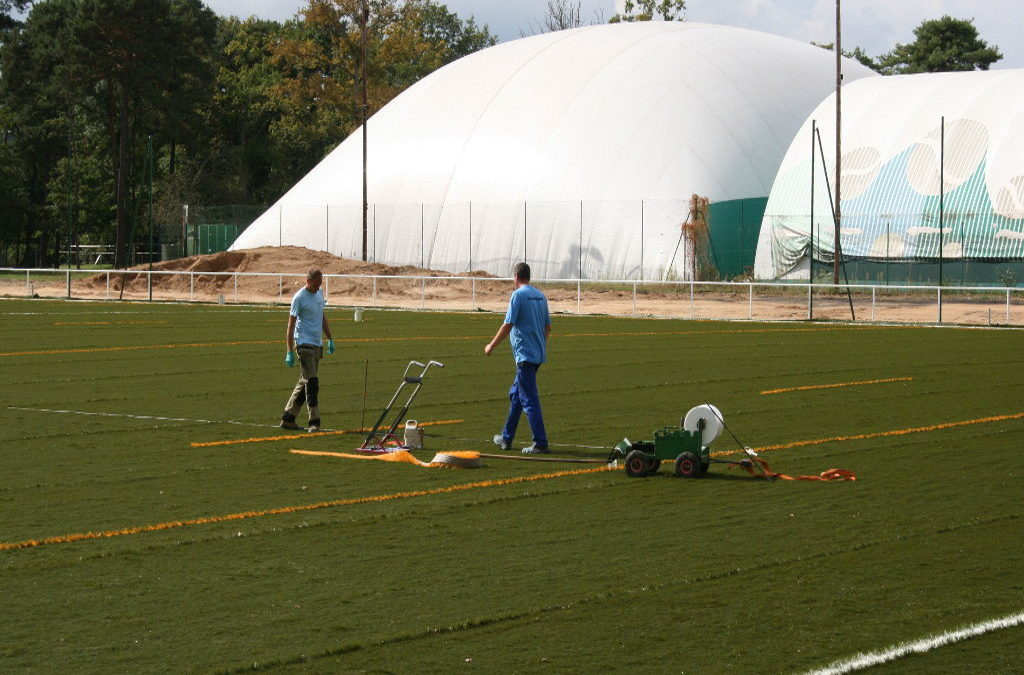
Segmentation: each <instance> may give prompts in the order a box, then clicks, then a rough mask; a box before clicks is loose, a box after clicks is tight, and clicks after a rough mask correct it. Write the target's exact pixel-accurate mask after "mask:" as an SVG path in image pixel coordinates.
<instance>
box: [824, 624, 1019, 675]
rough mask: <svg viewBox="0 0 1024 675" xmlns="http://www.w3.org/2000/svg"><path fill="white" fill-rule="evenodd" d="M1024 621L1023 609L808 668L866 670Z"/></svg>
mask: <svg viewBox="0 0 1024 675" xmlns="http://www.w3.org/2000/svg"><path fill="white" fill-rule="evenodd" d="M1022 623H1024V612H1017V613H1016V614H1008V615H1006V616H1002V617H999V618H997V619H989V620H987V621H981V622H978V623H974V624H970V625H969V626H964V627H963V628H959V629H957V630H951V631H946V632H944V633H939V634H936V635H931V636H929V637H926V638H922V639H920V640H915V641H913V642H900V643H897V644H895V645H893V646H891V647H887V648H885V649H882V650H879V651H875V652H860V653H858V654H855V655H854V656H852V657H850V658H849V659H842V660H839V661H834V662H832V663H830V664H828V665H827V666H825V667H824V668H820V669H817V670H812V671H808V675H841V674H842V673H850V672H853V671H855V670H864V669H865V668H872V667H874V666H878V665H881V664H883V663H889V662H890V661H895V660H897V659H902V658H905V657H907V656H911V655H913V654H924V653H925V652H929V651H931V650H933V649H935V648H937V647H945V646H946V645H950V644H953V643H956V642H962V641H963V640H969V639H971V638H974V637H977V636H979V635H983V634H985V633H991V632H993V631H997V630H1003V629H1006V628H1013V627H1014V626H1019V625H1021V624H1022Z"/></svg>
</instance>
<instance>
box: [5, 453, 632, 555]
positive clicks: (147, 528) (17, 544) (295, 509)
mask: <svg viewBox="0 0 1024 675" xmlns="http://www.w3.org/2000/svg"><path fill="white" fill-rule="evenodd" d="M611 470H612V468H611V467H605V466H601V467H596V468H591V469H571V470H567V471H554V472H552V473H540V474H533V475H531V476H518V477H515V478H503V479H500V480H485V481H478V482H475V483H464V484H461V485H450V486H448V487H440V488H434V489H431V490H414V491H409V492H395V493H393V494H388V495H375V496H371V497H353V498H351V499H335V500H332V501H327V502H318V503H316V504H301V505H299V506H282V507H279V508H276V509H264V510H261V511H243V512H241V513H229V514H227V515H223V516H209V517H206V518H192V519H189V520H175V521H170V522H166V523H155V524H152V525H140V526H138V527H126V528H124V529H121V530H107V531H105V532H80V533H76V534H65V535H61V536H57V537H47V538H45V539H28V540H25V541H13V542H0V551H13V550H17V549H26V548H36V547H39V546H45V545H47V544H70V543H73V542H77V541H87V540H90V539H109V538H111V537H123V536H127V535H130V534H142V533H145V532H160V531H163V530H172V529H175V528H179V527H188V526H191V525H209V524H213V523H227V522H231V521H236V520H246V519H248V518H261V517H263V516H276V515H283V514H288V513H301V512H304V511H315V510H318V509H329V508H334V507H338V506H355V505H358V504H372V503H376V502H386V501H392V500H396V499H409V498H411V497H426V496H429V495H440V494H447V493H452V492H462V491H465V490H475V489H480V488H489V487H499V486H502V485H515V484H517V483H528V482H530V481H536V480H548V479H553V478H564V477H566V476H581V475H585V474H590V473H598V472H600V471H611Z"/></svg>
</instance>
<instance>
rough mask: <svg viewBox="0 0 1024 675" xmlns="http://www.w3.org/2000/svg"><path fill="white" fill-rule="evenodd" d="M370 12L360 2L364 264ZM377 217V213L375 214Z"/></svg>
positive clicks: (364, 246) (365, 5) (364, 248)
mask: <svg viewBox="0 0 1024 675" xmlns="http://www.w3.org/2000/svg"><path fill="white" fill-rule="evenodd" d="M369 13H370V10H369V8H368V7H367V4H366V0H360V2H359V84H360V98H361V105H360V106H359V109H360V117H361V118H362V126H363V262H366V248H367V247H366V244H367V242H366V238H367V231H366V229H367V228H366V211H367V206H366V192H367V190H366V182H367V180H366V142H367V138H366V114H367V104H366V24H367V22H368V20H369ZM374 215H376V212H375V213H374Z"/></svg>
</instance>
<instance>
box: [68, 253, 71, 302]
mask: <svg viewBox="0 0 1024 675" xmlns="http://www.w3.org/2000/svg"><path fill="white" fill-rule="evenodd" d="M70 298H71V257H70V256H69V257H68V299H70Z"/></svg>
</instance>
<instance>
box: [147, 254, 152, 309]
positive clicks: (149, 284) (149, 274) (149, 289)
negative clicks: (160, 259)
mask: <svg viewBox="0 0 1024 675" xmlns="http://www.w3.org/2000/svg"><path fill="white" fill-rule="evenodd" d="M149 256H150V258H152V257H153V252H152V251H150V252H149ZM146 295H147V297H148V298H149V301H150V302H153V271H152V270H147V271H146Z"/></svg>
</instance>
